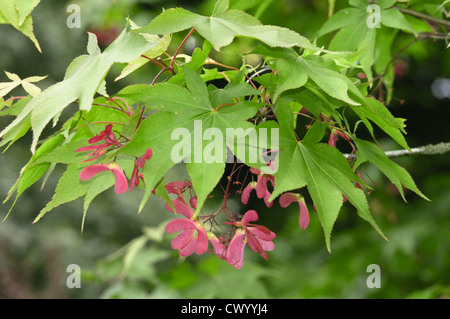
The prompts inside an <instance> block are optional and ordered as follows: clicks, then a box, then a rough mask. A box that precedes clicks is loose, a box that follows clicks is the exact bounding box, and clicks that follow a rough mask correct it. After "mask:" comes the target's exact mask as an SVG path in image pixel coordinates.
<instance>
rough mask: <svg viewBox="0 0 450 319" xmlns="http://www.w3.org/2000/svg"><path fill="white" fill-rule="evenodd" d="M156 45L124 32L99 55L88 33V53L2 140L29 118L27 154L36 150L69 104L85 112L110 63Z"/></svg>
mask: <svg viewBox="0 0 450 319" xmlns="http://www.w3.org/2000/svg"><path fill="white" fill-rule="evenodd" d="M158 43H159V40H158V41H155V42H148V41H147V40H146V39H145V38H144V37H143V36H142V35H141V34H139V33H131V32H130V31H129V30H128V29H125V30H124V31H123V32H122V33H121V34H120V35H119V37H118V38H117V39H116V40H115V41H114V42H113V43H112V44H111V45H110V46H109V47H108V48H107V49H106V50H105V51H104V52H103V53H101V52H100V49H99V47H98V45H97V38H96V37H95V35H94V34H92V33H89V42H88V46H87V49H88V53H89V55H82V56H79V57H78V58H76V59H75V60H74V61H73V62H72V63H71V65H70V66H69V67H68V69H67V71H66V76H65V78H64V80H63V81H61V82H58V83H56V84H54V85H52V86H50V87H49V88H47V89H46V90H44V91H43V92H42V93H40V94H38V95H37V96H36V97H35V98H33V99H32V100H31V101H30V102H29V103H28V104H27V105H26V106H25V107H24V109H23V110H22V112H21V113H20V114H19V115H18V116H17V117H16V119H15V120H14V121H13V122H12V123H10V124H9V125H8V126H7V127H6V128H5V129H4V130H3V131H2V132H1V133H0V137H3V136H4V135H5V134H6V133H7V132H8V131H10V130H11V129H13V128H14V127H15V126H16V125H18V124H19V123H21V122H22V120H23V119H24V118H26V117H27V116H29V115H31V127H32V129H33V141H32V144H31V151H32V152H34V151H35V149H36V145H37V142H38V140H39V137H40V135H41V132H42V130H43V129H44V127H45V126H46V125H47V124H48V123H49V122H50V121H51V120H52V119H53V118H55V117H58V115H59V114H60V113H61V112H62V111H63V110H64V109H65V108H66V107H67V106H68V105H69V104H70V103H72V102H73V101H76V100H77V99H78V102H79V104H80V109H81V110H89V109H90V108H91V105H92V101H93V99H94V95H95V93H96V92H97V91H98V90H99V88H101V84H102V83H103V80H104V78H105V76H106V74H107V72H108V70H109V69H110V68H111V66H112V65H113V64H114V63H127V62H130V61H133V60H134V59H136V58H137V57H139V56H140V55H141V54H142V53H144V52H146V51H148V50H149V49H150V48H152V47H154V46H156V45H157V44H158Z"/></svg>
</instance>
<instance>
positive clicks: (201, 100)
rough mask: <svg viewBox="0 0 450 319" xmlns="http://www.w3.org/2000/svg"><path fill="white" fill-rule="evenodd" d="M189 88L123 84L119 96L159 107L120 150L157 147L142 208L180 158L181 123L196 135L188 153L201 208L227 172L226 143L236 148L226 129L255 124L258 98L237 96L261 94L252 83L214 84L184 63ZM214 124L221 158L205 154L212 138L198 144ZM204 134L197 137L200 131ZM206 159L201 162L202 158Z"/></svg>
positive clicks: (135, 151) (147, 168)
mask: <svg viewBox="0 0 450 319" xmlns="http://www.w3.org/2000/svg"><path fill="white" fill-rule="evenodd" d="M183 70H184V75H185V82H186V88H183V87H181V86H178V85H174V84H171V83H159V84H155V85H153V86H148V85H134V86H130V87H127V88H125V89H123V90H122V91H121V92H119V94H118V96H122V97H127V98H129V99H132V100H133V101H135V102H138V103H140V104H143V105H145V106H147V107H149V108H151V109H154V110H159V111H160V112H158V113H156V114H153V115H151V116H150V117H149V118H147V119H146V120H144V121H143V122H142V123H141V125H140V127H139V129H138V130H137V132H136V134H135V136H134V137H133V139H132V140H131V141H130V143H129V144H127V145H126V146H125V147H123V149H121V152H123V153H127V154H132V155H136V156H140V155H142V154H143V153H144V151H145V150H146V149H147V148H148V147H152V148H153V156H152V158H151V159H150V160H149V164H148V165H146V166H145V170H144V179H145V182H146V194H145V196H144V199H143V201H142V203H141V206H140V210H142V208H143V206H144V205H145V203H146V201H147V198H148V196H149V195H150V193H151V191H152V189H153V188H154V187H155V186H156V184H157V183H158V182H159V181H160V180H161V178H162V177H163V176H164V174H165V173H166V172H167V171H168V170H169V169H170V168H171V167H172V166H174V165H175V164H176V163H175V162H174V161H173V160H172V151H173V149H174V147H175V146H176V145H177V144H178V143H179V141H178V139H174V138H173V137H172V134H173V132H174V131H175V130H176V129H182V130H184V132H186V133H188V134H189V135H190V136H193V137H194V142H193V143H192V144H191V145H190V148H189V150H188V154H187V156H186V157H187V158H188V159H187V160H186V162H187V163H186V166H187V170H188V172H189V175H190V177H191V179H192V183H193V186H194V189H195V191H196V194H197V197H198V198H197V201H198V204H197V212H198V211H200V210H201V208H202V206H203V203H204V201H205V199H206V198H207V196H208V195H209V194H210V192H211V191H212V190H213V189H214V187H215V186H216V185H217V184H218V182H219V180H220V178H221V177H222V175H223V172H224V169H225V162H226V153H227V151H226V147H227V146H229V147H230V149H233V148H234V146H235V144H234V142H235V141H234V140H227V139H226V138H225V137H226V136H227V135H226V131H227V129H230V128H231V129H232V128H235V129H243V130H247V129H249V128H252V127H253V125H252V124H251V123H250V122H247V121H246V120H247V119H249V118H251V117H252V116H254V115H255V113H256V112H257V110H258V108H259V107H260V106H261V105H260V104H259V103H253V102H248V101H245V102H236V101H235V100H234V98H235V97H238V96H241V94H243V95H248V94H259V92H258V91H256V90H254V89H252V88H249V87H250V85H248V84H245V85H244V86H241V85H237V86H231V87H229V88H224V89H223V90H219V89H216V88H213V87H210V88H209V89H208V88H207V87H206V84H205V82H204V81H203V80H202V78H201V77H200V75H199V74H197V73H196V72H195V71H193V70H191V69H190V68H188V67H184V68H183ZM209 129H218V131H220V132H221V136H220V137H219V138H222V139H223V140H222V141H217V140H216V141H217V142H220V143H219V145H221V149H218V150H217V151H218V152H220V153H218V154H221V157H220V158H216V159H215V160H213V161H211V162H208V160H205V159H204V158H202V155H203V154H205V152H208V151H210V150H209V149H208V147H209V146H208V145H210V144H209V143H208V142H207V141H203V142H202V144H199V143H198V141H199V140H202V139H203V135H202V134H203V133H204V132H207V131H208V130H209ZM196 136H197V137H199V139H196V138H195V137H196ZM199 161H201V162H199Z"/></svg>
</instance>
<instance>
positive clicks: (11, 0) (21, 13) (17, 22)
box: [0, 0, 42, 52]
mask: <svg viewBox="0 0 450 319" xmlns="http://www.w3.org/2000/svg"><path fill="white" fill-rule="evenodd" d="M39 2H40V0H27V1H20V0H0V23H8V24H11V25H12V26H13V27H14V28H16V29H17V30H19V31H20V32H22V33H23V34H24V35H25V36H27V37H28V38H29V39H30V40H31V41H33V43H34V45H35V46H36V48H37V49H38V51H39V52H42V51H41V47H40V45H39V42H38V41H37V39H36V36H35V35H34V33H33V19H32V18H31V12H32V11H33V9H34V8H35V7H36V6H37V5H38V4H39Z"/></svg>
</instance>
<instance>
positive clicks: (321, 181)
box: [271, 100, 386, 251]
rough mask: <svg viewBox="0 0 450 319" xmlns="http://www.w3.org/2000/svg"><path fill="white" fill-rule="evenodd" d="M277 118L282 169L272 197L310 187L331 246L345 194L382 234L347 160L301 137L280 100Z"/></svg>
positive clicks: (323, 145)
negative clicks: (296, 134) (300, 138)
mask: <svg viewBox="0 0 450 319" xmlns="http://www.w3.org/2000/svg"><path fill="white" fill-rule="evenodd" d="M280 102H281V103H280V105H279V107H278V113H277V115H278V120H279V124H280V153H279V158H278V160H279V169H278V171H277V172H276V173H275V185H276V186H275V189H274V191H273V193H272V196H271V200H273V199H275V198H276V197H277V196H278V195H280V194H282V193H284V192H287V191H291V190H295V189H299V188H302V187H304V186H306V187H307V189H308V192H309V193H310V195H311V198H312V200H313V201H314V204H315V208H316V210H317V212H318V215H319V219H320V222H321V224H322V227H323V229H324V233H325V242H326V246H327V248H328V250H329V251H330V250H331V246H330V245H331V243H330V238H331V231H332V229H333V225H334V223H335V221H336V219H337V216H338V214H339V210H340V208H341V206H342V204H343V195H345V196H346V198H347V199H348V201H349V202H350V203H351V204H352V205H353V206H354V207H355V208H356V209H357V212H358V214H359V215H360V216H361V217H362V218H364V219H365V220H367V221H368V222H369V223H370V224H371V225H372V226H373V227H374V228H375V229H376V230H377V232H378V233H379V234H380V235H381V236H382V237H383V238H386V237H385V236H384V234H383V233H382V231H381V230H380V228H379V227H378V226H377V224H376V223H375V221H374V219H373V218H372V216H371V214H370V210H369V207H368V203H367V199H366V197H365V195H364V193H363V192H362V190H361V189H359V188H356V187H355V185H354V183H353V182H358V183H360V182H361V181H360V179H359V178H358V176H357V175H356V174H355V173H354V172H353V171H352V169H351V168H350V166H349V165H348V162H347V161H346V159H345V158H344V156H343V155H342V153H340V152H339V151H338V150H336V149H335V148H333V147H331V146H329V145H327V144H320V143H312V142H314V139H312V138H308V139H305V141H298V140H297V138H296V136H295V134H294V131H293V124H292V111H291V109H290V107H289V106H288V105H286V104H285V103H283V102H282V100H281V101H280Z"/></svg>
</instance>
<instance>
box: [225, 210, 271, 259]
mask: <svg viewBox="0 0 450 319" xmlns="http://www.w3.org/2000/svg"><path fill="white" fill-rule="evenodd" d="M258 218H259V217H258V213H256V211H254V210H249V211H247V212H246V213H245V214H244V216H243V217H242V220H241V221H239V222H234V223H229V222H225V223H226V224H231V225H234V226H237V227H243V228H244V229H243V231H244V234H245V239H246V241H247V242H248V244H249V246H250V248H251V249H252V250H253V251H254V252H257V253H259V254H260V255H261V257H263V258H264V259H269V256H267V254H266V251H268V250H273V249H274V247H275V246H274V244H273V242H272V240H273V239H274V238H275V237H276V235H275V233H274V232H272V231H270V230H269V229H268V228H267V227H264V226H261V225H254V224H250V223H251V222H254V221H257V220H258ZM239 229H241V228H238V230H239ZM238 230H236V232H237V231H238ZM230 246H231V243H230ZM265 248H267V249H265ZM228 249H230V248H228ZM227 256H228V255H227Z"/></svg>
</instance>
